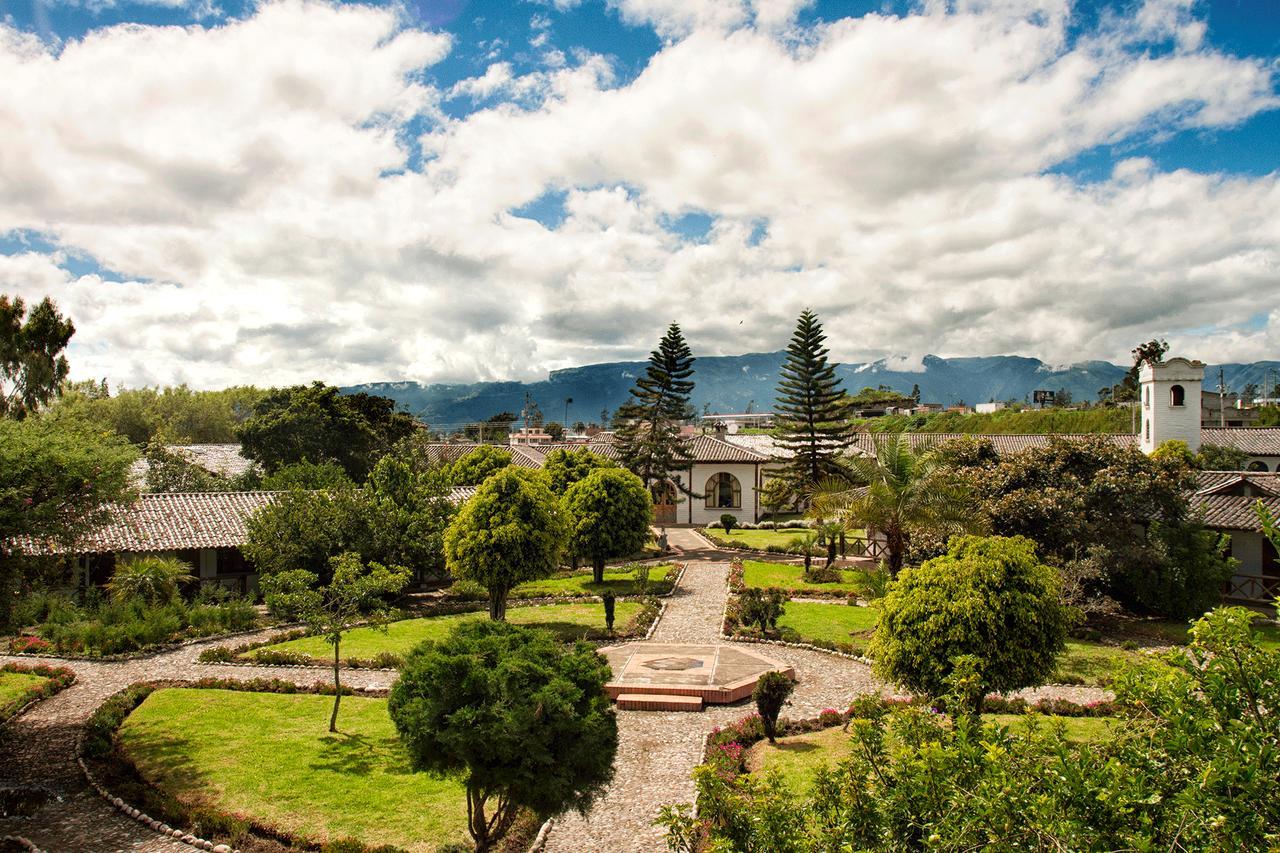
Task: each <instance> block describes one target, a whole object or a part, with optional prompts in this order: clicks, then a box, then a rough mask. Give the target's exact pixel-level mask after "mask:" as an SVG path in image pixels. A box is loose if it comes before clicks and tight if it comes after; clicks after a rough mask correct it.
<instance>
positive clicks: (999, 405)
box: [973, 400, 1009, 415]
mask: <svg viewBox="0 0 1280 853" xmlns="http://www.w3.org/2000/svg"><path fill="white" fill-rule="evenodd" d="M1007 408H1009V404H1008V403H1005V402H1001V401H999V400H996V401H994V402H991V403H979V404H978V405H976V406H974V407H973V410H974V411H975V412H977V413H978V414H980V415H993V414H995V413H996V412H998V411H1000V410H1001V409H1007Z"/></svg>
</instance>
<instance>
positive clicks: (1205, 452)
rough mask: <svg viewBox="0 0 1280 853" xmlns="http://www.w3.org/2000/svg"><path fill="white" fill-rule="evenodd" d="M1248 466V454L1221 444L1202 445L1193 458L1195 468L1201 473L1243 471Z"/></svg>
mask: <svg viewBox="0 0 1280 853" xmlns="http://www.w3.org/2000/svg"><path fill="white" fill-rule="evenodd" d="M1248 464H1249V454H1248V453H1245V452H1244V451H1243V450H1238V449H1236V448H1234V447H1224V446H1223V445H1221V444H1202V445H1200V452H1199V453H1197V454H1196V456H1195V466H1196V467H1197V468H1199V469H1200V470H1201V471H1243V470H1244V469H1245V467H1246V466H1247V465H1248Z"/></svg>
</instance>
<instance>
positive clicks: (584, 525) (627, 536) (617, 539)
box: [564, 468, 653, 583]
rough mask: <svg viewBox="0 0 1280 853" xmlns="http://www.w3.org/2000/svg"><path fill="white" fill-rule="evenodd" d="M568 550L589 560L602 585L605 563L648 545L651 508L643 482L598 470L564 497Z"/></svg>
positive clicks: (625, 473) (613, 470)
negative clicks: (567, 521)
mask: <svg viewBox="0 0 1280 853" xmlns="http://www.w3.org/2000/svg"><path fill="white" fill-rule="evenodd" d="M564 506H565V510H566V511H567V512H568V514H569V547H570V549H571V550H572V551H573V552H574V553H575V554H581V555H583V556H584V557H587V558H589V559H590V560H591V574H592V579H593V580H594V581H595V582H596V583H603V582H604V561H605V560H608V559H610V558H611V557H626V556H628V555H630V554H634V553H636V552H637V551H639V550H640V549H641V548H643V547H644V546H645V544H646V543H647V542H648V541H649V525H650V524H651V523H652V522H653V504H652V500H651V498H650V496H649V490H648V489H646V488H645V487H644V481H643V480H641V479H640V478H639V477H637V476H636V475H635V474H632V473H631V472H630V471H628V470H626V469H625V468H597V469H596V470H594V471H592V472H591V473H590V474H588V475H587V476H586V477H585V478H583V479H581V480H579V481H578V482H576V483H574V484H573V485H572V486H570V487H569V490H568V491H567V492H565V494H564Z"/></svg>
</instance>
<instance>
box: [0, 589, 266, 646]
mask: <svg viewBox="0 0 1280 853" xmlns="http://www.w3.org/2000/svg"><path fill="white" fill-rule="evenodd" d="M219 599H220V597H219V596H217V594H215V593H205V592H204V591H202V592H201V593H200V594H199V595H197V596H196V598H195V600H194V601H193V602H190V603H188V602H186V601H184V600H183V599H181V598H178V597H174V598H172V599H170V600H167V601H163V602H155V603H149V602H147V601H146V600H145V599H142V598H131V599H127V600H123V601H116V600H112V599H110V598H108V597H106V596H103V595H101V594H100V593H98V592H97V591H96V590H91V591H90V592H88V593H87V594H85V595H84V596H83V597H82V598H81V599H80V600H77V599H76V598H75V597H73V596H72V595H71V594H69V593H65V592H49V593H36V594H34V595H32V596H30V597H28V598H27V599H24V600H23V601H22V602H20V603H19V604H18V606H17V607H16V608H15V615H16V616H17V617H18V624H20V625H25V626H34V635H33V634H31V633H29V632H25V631H24V636H20V637H19V638H18V639H17V640H15V641H14V642H13V643H12V644H11V648H12V650H13V651H15V652H17V653H22V652H28V653H31V652H37V651H40V652H55V653H58V654H76V655H84V656H87V657H99V656H103V655H118V654H125V653H129V652H136V651H140V650H142V649H146V648H150V647H154V646H160V645H165V644H167V643H173V642H177V641H180V640H184V639H189V638H193V637H207V636H212V635H214V634H226V633H232V632H235V631H245V630H248V629H250V628H252V627H254V626H255V625H256V624H257V622H258V618H257V611H256V610H255V609H254V607H253V605H252V604H251V603H250V602H249V601H247V600H245V599H243V598H230V599H225V600H219ZM32 636H34V637H38V638H39V640H41V641H43V644H42V643H40V642H36V641H35V640H34V639H28V638H29V637H32Z"/></svg>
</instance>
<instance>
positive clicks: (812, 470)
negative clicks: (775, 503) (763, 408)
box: [774, 309, 853, 495]
mask: <svg viewBox="0 0 1280 853" xmlns="http://www.w3.org/2000/svg"><path fill="white" fill-rule="evenodd" d="M826 339H827V336H826V333H825V332H823V330H822V324H821V323H820V322H818V316H817V315H816V314H814V313H813V312H812V311H810V310H808V309H805V311H803V312H802V313H801V314H800V318H799V320H798V321H797V322H796V331H795V334H794V335H792V336H791V343H790V344H789V345H788V346H787V357H786V359H785V360H784V361H783V363H782V378H781V380H780V381H779V382H778V398H777V402H776V403H775V405H774V412H776V414H777V419H776V420H777V425H776V433H775V434H776V435H777V437H778V443H779V444H780V445H781V446H782V447H783V448H785V449H786V450H787V451H789V455H790V456H791V458H790V460H789V461H788V463H787V465H786V468H785V469H784V471H783V477H784V478H785V479H786V480H787V481H788V482H789V483H790V485H791V488H792V490H793V492H794V493H795V494H798V495H802V494H805V493H807V492H808V491H810V490H812V489H813V488H814V487H815V486H817V485H818V484H819V483H821V482H822V481H823V480H825V479H827V478H829V477H839V476H842V475H843V473H844V469H843V466H842V464H841V462H840V454H841V451H843V450H844V449H845V448H846V447H848V446H849V442H850V441H851V437H852V432H853V429H852V427H851V426H850V424H849V419H848V412H847V411H846V404H845V402H844V400H845V395H844V391H843V390H842V389H841V387H840V384H841V383H840V379H839V378H837V377H836V365H835V364H834V363H832V362H830V361H828V360H827V354H828V352H829V350H828V348H827V347H826V346H824V342H825V341H826Z"/></svg>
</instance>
